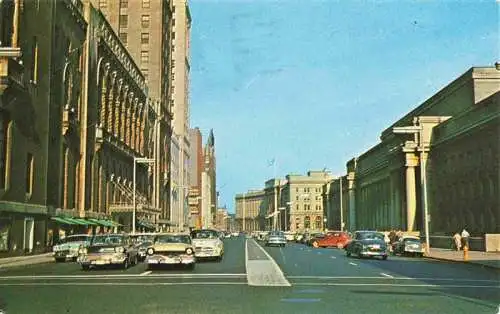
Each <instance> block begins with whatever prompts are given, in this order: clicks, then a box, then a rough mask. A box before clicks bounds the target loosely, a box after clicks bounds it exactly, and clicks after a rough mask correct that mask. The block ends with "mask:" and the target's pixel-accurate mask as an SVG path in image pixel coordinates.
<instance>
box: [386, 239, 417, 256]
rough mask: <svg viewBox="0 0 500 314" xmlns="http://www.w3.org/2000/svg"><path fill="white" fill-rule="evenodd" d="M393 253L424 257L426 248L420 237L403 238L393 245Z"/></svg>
mask: <svg viewBox="0 0 500 314" xmlns="http://www.w3.org/2000/svg"><path fill="white" fill-rule="evenodd" d="M392 252H393V254H394V255H396V254H401V255H413V256H420V257H422V256H424V246H423V245H422V242H421V241H420V238H419V237H415V236H403V237H401V238H400V239H399V240H398V241H396V242H394V243H393V244H392Z"/></svg>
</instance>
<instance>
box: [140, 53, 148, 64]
mask: <svg viewBox="0 0 500 314" xmlns="http://www.w3.org/2000/svg"><path fill="white" fill-rule="evenodd" d="M148 63H149V51H147V50H143V51H141V65H142V64H148Z"/></svg>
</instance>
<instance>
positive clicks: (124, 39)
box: [119, 32, 128, 46]
mask: <svg viewBox="0 0 500 314" xmlns="http://www.w3.org/2000/svg"><path fill="white" fill-rule="evenodd" d="M119 37H120V40H121V42H122V44H123V45H124V46H126V45H127V43H128V38H127V33H125V32H122V33H120V35H119Z"/></svg>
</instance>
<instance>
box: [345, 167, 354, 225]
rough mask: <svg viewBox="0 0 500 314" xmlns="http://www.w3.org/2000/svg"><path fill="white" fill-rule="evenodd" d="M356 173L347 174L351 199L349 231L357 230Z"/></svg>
mask: <svg viewBox="0 0 500 314" xmlns="http://www.w3.org/2000/svg"><path fill="white" fill-rule="evenodd" d="M354 177H355V173H354V172H349V173H348V174H347V188H348V189H349V190H348V197H349V230H351V231H352V230H356V208H355V207H356V199H355V198H356V190H355V185H354Z"/></svg>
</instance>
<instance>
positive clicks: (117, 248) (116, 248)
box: [115, 246, 125, 253]
mask: <svg viewBox="0 0 500 314" xmlns="http://www.w3.org/2000/svg"><path fill="white" fill-rule="evenodd" d="M115 252H116V253H123V252H125V249H124V248H123V247H121V246H119V247H115Z"/></svg>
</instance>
